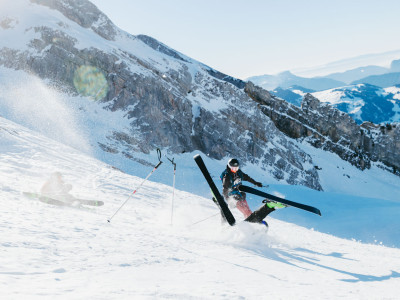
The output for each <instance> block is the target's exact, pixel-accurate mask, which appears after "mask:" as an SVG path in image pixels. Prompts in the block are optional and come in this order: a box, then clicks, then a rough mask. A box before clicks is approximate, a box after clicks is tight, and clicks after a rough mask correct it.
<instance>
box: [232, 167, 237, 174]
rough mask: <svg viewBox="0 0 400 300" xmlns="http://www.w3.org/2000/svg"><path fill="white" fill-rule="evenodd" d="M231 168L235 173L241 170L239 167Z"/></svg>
mask: <svg viewBox="0 0 400 300" xmlns="http://www.w3.org/2000/svg"><path fill="white" fill-rule="evenodd" d="M230 168H231V171H232V172H233V173H236V172H237V171H239V167H230Z"/></svg>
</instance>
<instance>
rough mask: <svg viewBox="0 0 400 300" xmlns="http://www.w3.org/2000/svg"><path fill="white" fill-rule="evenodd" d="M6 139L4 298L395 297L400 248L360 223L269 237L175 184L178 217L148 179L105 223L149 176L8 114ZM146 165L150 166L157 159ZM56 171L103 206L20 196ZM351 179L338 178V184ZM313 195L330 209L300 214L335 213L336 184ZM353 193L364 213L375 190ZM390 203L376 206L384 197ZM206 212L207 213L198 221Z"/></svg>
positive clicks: (1, 170)
mask: <svg viewBox="0 0 400 300" xmlns="http://www.w3.org/2000/svg"><path fill="white" fill-rule="evenodd" d="M0 140H1V143H0V153H1V155H0V199H1V201H2V209H1V211H0V216H1V218H0V236H1V240H0V251H1V253H2V255H1V256H0V266H1V267H0V297H1V298H2V299H25V298H29V299H54V298H57V299H71V298H72V299H88V298H90V299H133V298H135V299H138V298H139V299H171V298H172V299H191V298H193V299H198V298H200V299H243V298H246V299H259V298H266V297H268V298H269V299H337V298H339V297H340V298H344V299H354V298H358V299H396V298H397V296H398V285H399V283H400V250H399V249H398V248H388V247H386V246H382V245H372V244H364V243H361V242H359V241H357V240H358V239H359V237H358V236H357V231H355V233H354V236H353V240H349V239H341V238H338V237H335V236H332V235H328V234H324V233H320V232H318V231H316V230H310V229H307V228H306V227H307V226H306V227H300V226H298V225H295V224H291V223H287V222H284V221H280V220H278V219H276V218H268V219H269V224H270V229H269V231H268V234H267V232H266V230H265V228H264V227H263V226H261V225H256V224H247V223H241V222H239V223H238V225H237V226H235V227H227V226H222V225H221V223H220V219H219V216H218V215H217V214H218V210H217V209H216V207H215V206H214V204H213V203H212V202H211V201H210V200H209V198H208V197H209V195H208V194H207V195H204V196H206V198H203V197H200V196H196V195H194V194H189V193H187V192H182V191H176V193H175V201H174V210H173V215H172V218H171V212H172V210H171V204H172V201H171V200H172V199H171V198H172V197H171V195H172V189H171V187H169V186H165V185H162V184H159V183H154V182H150V181H149V182H147V183H146V184H145V185H144V186H143V187H142V188H141V189H140V190H139V191H138V193H136V194H135V195H134V197H132V198H131V199H130V200H129V201H128V202H127V204H126V205H125V206H124V207H123V208H122V209H121V210H120V212H119V213H118V214H117V215H116V216H115V217H114V218H113V219H112V221H111V223H108V222H107V221H106V220H107V219H108V218H109V217H110V216H111V215H112V213H114V212H115V210H116V209H117V208H118V207H119V206H120V205H121V204H122V203H123V201H125V200H126V199H127V198H128V197H129V195H130V194H131V192H132V190H133V189H135V187H137V186H138V185H139V184H140V183H141V182H142V180H143V179H142V178H139V177H135V176H130V175H127V174H124V173H122V172H120V171H118V170H116V169H114V168H111V167H110V166H108V165H106V164H104V163H102V162H100V161H98V160H95V159H93V158H91V157H89V156H87V155H86V154H83V153H81V152H79V151H77V150H74V149H72V148H70V147H67V146H65V145H63V144H60V143H58V142H55V141H52V140H50V139H48V138H45V137H43V136H41V135H39V134H37V133H35V132H33V131H30V130H28V129H25V128H24V127H21V126H20V125H17V124H15V123H13V122H10V121H8V120H6V119H4V118H0ZM322 155H323V153H318V152H315V156H317V157H316V159H321V161H325V157H322ZM207 162H208V161H206V163H207ZM162 167H164V168H167V167H165V165H162ZM325 167H328V166H325V165H324V166H322V168H323V169H322V170H321V172H325V171H327V170H325ZM143 168H145V169H146V170H145V171H146V172H150V171H151V167H149V168H148V169H147V168H146V167H143ZM160 168H161V167H160ZM54 171H60V172H61V173H63V174H64V177H65V181H66V182H69V183H71V184H72V185H73V189H72V194H74V195H75V196H77V197H81V198H88V199H89V198H92V199H98V200H102V201H104V202H105V205H104V206H102V207H98V208H68V207H66V208H65V207H64V208H62V207H56V206H50V205H48V204H44V203H41V202H38V201H34V200H31V199H28V198H26V197H24V196H23V195H22V194H21V192H22V191H38V190H39V189H40V186H41V185H42V184H43V182H44V181H45V180H46V179H47V178H48V176H49V174H50V173H51V172H54ZM341 171H342V170H340V171H339V170H338V171H337V172H341ZM375 172H378V173H379V170H375ZM332 175H335V174H332ZM350 175H352V176H357V175H359V174H355V173H354V174H350ZM376 175H379V174H376ZM345 178H347V177H345ZM365 178H367V177H364V180H365ZM171 179H172V178H171ZM347 179H348V178H347ZM389 180H390V178H389ZM344 182H345V180H344V179H343V181H339V179H338V180H335V182H332V183H331V184H332V186H333V185H334V184H335V183H336V184H342V183H344ZM197 184H198V185H199V186H201V185H202V184H203V181H202V180H198V181H197ZM381 184H382V186H381V187H382V188H385V187H387V188H388V189H389V190H390V189H393V187H392V186H391V184H390V182H386V183H385V182H382V183H381ZM327 185H328V186H329V184H327ZM193 188H194V187H193ZM278 191H280V192H281V193H283V194H286V193H287V196H288V198H289V199H290V198H292V199H293V198H294V197H295V195H296V194H300V195H302V196H304V195H309V196H310V195H312V193H314V192H312V191H309V190H307V189H305V188H301V187H300V188H296V187H289V186H286V189H285V186H274V187H273V188H270V192H275V193H277V192H278ZM345 191H346V188H345V187H344V188H343V192H345ZM315 193H318V192H315ZM289 196H290V197H289ZM345 197H346V196H345V194H343V197H342V198H343V199H342V200H343V201H344V200H347V201H348V200H349V199H350V198H351V197H349V196H347V199H345ZM316 198H320V200H319V202H318V203H316V202H315V203H314V204H315V205H318V207H320V208H321V210H322V213H323V217H322V218H320V217H318V216H314V215H311V214H307V215H302V217H299V218H300V219H301V218H302V219H305V220H308V222H312V221H311V220H313V219H315V218H317V219H320V220H324V219H328V220H329V218H330V214H331V213H332V211H333V210H332V211H331V212H329V211H328V210H327V208H328V207H330V206H332V207H333V206H335V205H334V201H340V199H339V198H340V197H336V198H335V197H334V196H333V193H331V192H328V193H320V192H319V193H318V197H315V198H314V199H310V201H311V202H313V200H316ZM322 199H323V200H322ZM356 200H357V201H356V202H355V203H354V204H352V206H353V208H354V209H355V210H357V213H361V212H366V211H365V210H364V209H365V208H364V207H363V204H362V203H361V202H363V201H367V203H369V205H371V202H368V201H369V199H368V198H361V197H359V198H358V199H356ZM389 202H390V203H392V201H388V202H387V203H389ZM382 203H384V202H381V204H379V205H378V206H379V207H380V208H382V207H383V206H385V205H382ZM396 204H398V202H396ZM252 205H254V201H253V202H252ZM391 205H392V204H391ZM398 207H399V206H396V205H392V207H391V209H392V210H393V213H394V212H395V210H396V209H397V212H398ZM336 208H337V207H335V209H336ZM285 211H287V212H289V211H292V212H293V213H294V214H296V215H297V214H298V213H299V211H297V210H295V209H292V208H287V209H284V210H282V212H285ZM234 212H235V215H236V217H237V219H238V220H239V221H240V216H239V215H238V214H237V212H236V211H234ZM295 212H296V213H295ZM343 212H346V210H343ZM373 212H374V210H371V211H367V213H368V215H366V216H365V217H368V218H375V217H377V218H381V219H379V221H378V222H377V224H376V225H378V226H379V225H380V224H381V223H384V218H382V217H383V213H386V212H387V211H386V212H384V211H382V210H378V211H377V212H376V214H374V213H373ZM353 213H354V211H353V212H348V215H347V217H348V218H349V219H348V220H347V222H348V223H349V224H350V225H351V226H352V227H353V228H354V229H357V227H358V226H359V224H358V223H357V221H356V219H352V218H351V216H353V215H354V214H353ZM276 214H277V215H278V214H279V212H277V213H276ZM300 215H301V214H300ZM397 215H398V213H397ZM209 217H210V218H209ZM206 218H209V219H207V220H205V221H202V220H204V219H206ZM171 220H172V225H171ZM352 220H353V221H352ZM199 221H202V222H199ZM390 221H391V225H392V226H391V228H390V227H388V228H387V230H388V231H387V232H386V233H387V234H388V235H394V236H396V237H397V236H398V232H399V231H398V228H399V227H398V223H399V221H398V220H397V219H396V218H393V219H391V220H390ZM197 222H199V223H197ZM396 222H397V224H396ZM396 226H397V227H396ZM396 230H397V231H396Z"/></svg>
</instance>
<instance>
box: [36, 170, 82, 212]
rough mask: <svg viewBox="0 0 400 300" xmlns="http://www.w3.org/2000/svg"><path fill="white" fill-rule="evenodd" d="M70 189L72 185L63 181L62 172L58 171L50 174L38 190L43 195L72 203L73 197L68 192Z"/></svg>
mask: <svg viewBox="0 0 400 300" xmlns="http://www.w3.org/2000/svg"><path fill="white" fill-rule="evenodd" d="M71 189H72V185H71V184H68V183H65V182H64V179H63V176H62V174H61V173H60V172H54V173H52V174H51V175H50V178H49V179H48V180H47V181H46V182H45V183H44V184H43V186H42V188H41V189H40V192H41V195H42V196H43V197H49V198H52V199H56V200H59V201H62V202H65V203H68V204H72V203H73V202H74V201H75V199H74V197H73V196H72V195H71V194H69V192H70V191H71Z"/></svg>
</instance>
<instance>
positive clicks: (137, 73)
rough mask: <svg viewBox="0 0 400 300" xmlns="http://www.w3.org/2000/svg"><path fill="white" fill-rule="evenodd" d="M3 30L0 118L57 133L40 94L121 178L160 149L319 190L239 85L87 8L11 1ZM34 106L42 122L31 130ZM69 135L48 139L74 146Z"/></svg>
mask: <svg viewBox="0 0 400 300" xmlns="http://www.w3.org/2000/svg"><path fill="white" fill-rule="evenodd" d="M0 24H2V25H1V28H0V36H1V39H0V65H2V66H4V68H2V69H1V71H2V73H3V76H2V78H3V80H2V83H1V84H3V89H4V90H5V91H7V93H5V94H2V95H1V96H0V97H2V101H1V102H0V112H2V114H4V115H5V116H6V117H7V118H9V119H11V120H14V121H17V122H21V124H24V125H27V126H28V125H29V126H30V128H32V129H36V130H39V129H40V130H41V132H46V131H53V128H59V127H60V126H59V124H54V122H55V121H58V120H59V119H58V118H54V117H53V118H47V116H49V115H50V116H54V112H55V111H54V109H55V108H54V106H52V105H47V104H44V103H46V100H44V101H41V100H39V99H40V98H42V97H43V94H44V95H46V96H48V100H49V101H50V102H52V101H55V100H54V99H57V101H58V103H62V104H60V105H61V107H63V108H64V109H65V110H67V111H69V112H70V114H69V115H73V116H74V117H75V119H74V120H75V123H74V124H71V126H72V128H73V129H75V128H79V130H80V131H81V132H82V133H84V136H85V138H84V140H85V141H86V146H89V147H87V148H88V151H91V152H92V153H94V155H95V156H96V157H97V158H100V159H102V160H104V161H106V162H108V163H110V164H113V165H114V166H115V167H118V168H121V169H122V170H124V171H127V172H132V171H133V170H135V169H136V164H138V163H139V164H147V165H149V164H151V162H149V161H147V160H146V159H145V157H146V155H148V154H149V153H151V152H155V151H156V149H157V148H162V149H168V151H169V152H170V153H171V155H174V154H179V153H182V152H191V151H194V150H200V151H202V152H203V153H205V154H207V155H209V156H210V157H211V158H214V159H217V160H220V161H221V162H220V164H221V165H225V163H226V160H227V157H229V156H236V157H238V158H239V159H240V160H241V161H242V162H243V163H244V164H249V165H253V166H254V167H255V168H257V169H259V170H260V172H261V171H262V172H264V173H268V174H274V176H275V177H276V178H277V179H278V178H279V179H281V180H285V181H287V182H290V183H291V184H302V185H306V186H310V187H313V188H316V189H320V184H319V179H318V174H317V172H316V171H315V169H314V168H313V167H312V166H313V163H312V161H311V157H310V156H309V155H307V154H306V153H304V151H302V150H301V149H299V148H298V147H296V146H295V145H294V144H293V142H292V141H291V140H289V139H288V138H287V137H286V136H285V135H284V134H282V133H281V132H280V131H279V130H277V129H276V127H275V126H274V124H273V123H272V122H271V120H270V119H269V118H268V117H267V116H266V115H265V114H263V113H262V112H261V111H260V110H259V109H258V105H257V103H256V102H254V101H253V100H252V99H251V98H250V97H249V96H248V95H247V94H246V93H245V92H244V90H243V87H244V85H245V83H244V82H242V81H240V80H236V79H234V78H231V77H229V76H226V75H224V74H222V73H220V72H218V71H216V70H213V69H211V68H210V67H208V66H206V65H204V64H202V63H200V62H197V61H195V60H193V59H191V58H189V57H187V56H185V55H183V54H181V53H178V52H176V51H175V50H173V49H171V48H169V47H168V46H166V45H163V44H162V43H160V42H158V41H156V40H154V39H152V38H150V37H146V36H138V37H135V36H132V35H129V34H128V33H126V32H123V31H121V30H120V29H118V28H117V27H116V26H114V25H113V24H112V23H111V21H110V20H109V19H108V18H107V17H106V16H105V15H104V14H102V13H101V12H100V11H99V10H98V9H97V8H96V7H95V6H94V5H93V4H91V3H90V2H88V1H79V2H76V1H72V0H59V1H50V0H44V1H36V0H31V1H29V0H18V1H14V2H12V3H10V5H8V6H7V7H6V8H4V9H2V10H1V12H0ZM9 70H18V71H20V72H17V73H12V72H11V71H9ZM22 71H24V72H25V73H28V74H29V75H27V74H25V75H24V74H23V72H22ZM9 72H11V73H9ZM34 83H37V85H36V86H34ZM42 83H45V84H46V85H47V86H49V85H50V86H52V88H50V91H47V90H45V88H44V86H45V85H44V84H42ZM32 91H35V92H36V93H37V92H38V91H42V93H39V94H40V96H37V95H35V94H33V93H32ZM36 96H37V98H35V97H36ZM16 97H18V98H19V97H21V98H22V97H23V98H24V99H23V100H19V103H20V102H23V104H21V105H17V104H16V103H15V101H14V99H15V98H16ZM38 102H43V105H41V106H40V108H39V109H38V110H40V111H41V113H40V114H39V115H40V116H42V117H43V118H41V121H40V122H41V124H33V123H34V122H30V120H32V119H34V118H32V116H31V114H30V111H31V110H32V108H31V106H32V107H38V106H39V105H40V104H38ZM60 121H63V118H62V117H61V118H60ZM29 122H30V123H29ZM35 122H39V121H35ZM28 123H29V124H28ZM64 124H65V122H64ZM46 125H47V126H46ZM49 125H50V126H49ZM64 127H65V126H64ZM67 132H68V131H67V130H64V131H62V132H61V131H57V133H55V134H53V135H52V136H56V137H57V138H58V139H59V140H63V141H64V142H65V143H68V144H70V145H73V144H74V143H75V141H73V140H72V138H71V137H69V136H65V135H63V134H61V133H67ZM277 161H279V162H280V163H279V165H277V163H276V162H277Z"/></svg>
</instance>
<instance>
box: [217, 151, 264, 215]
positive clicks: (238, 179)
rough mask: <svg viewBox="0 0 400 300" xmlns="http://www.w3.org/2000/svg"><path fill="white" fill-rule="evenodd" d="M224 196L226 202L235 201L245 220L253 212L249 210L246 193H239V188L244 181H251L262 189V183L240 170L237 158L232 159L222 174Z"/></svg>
mask: <svg viewBox="0 0 400 300" xmlns="http://www.w3.org/2000/svg"><path fill="white" fill-rule="evenodd" d="M221 180H222V186H223V190H222V194H223V195H224V197H225V199H226V200H228V199H229V200H233V201H235V204H236V207H237V209H238V210H239V211H240V212H241V213H242V214H243V215H244V217H245V218H247V217H248V216H250V215H251V213H252V211H251V210H250V208H249V205H248V204H247V200H246V193H244V192H241V191H239V186H240V185H241V184H242V181H243V180H244V181H249V182H251V183H252V184H254V185H256V186H258V187H262V183H261V182H257V181H255V180H254V179H253V178H251V177H250V176H249V175H247V174H246V173H244V172H242V170H240V169H239V161H238V160H237V159H236V158H231V159H230V160H229V161H228V165H227V166H226V169H225V170H224V171H223V172H222V174H221Z"/></svg>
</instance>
